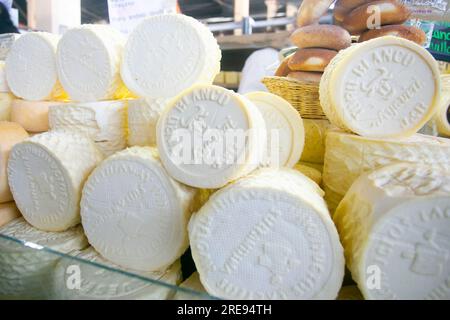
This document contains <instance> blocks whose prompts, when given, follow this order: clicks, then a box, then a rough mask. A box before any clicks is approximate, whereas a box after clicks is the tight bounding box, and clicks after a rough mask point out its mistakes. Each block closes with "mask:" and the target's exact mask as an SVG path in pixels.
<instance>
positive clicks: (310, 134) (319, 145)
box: [300, 119, 331, 164]
mask: <svg viewBox="0 0 450 320" xmlns="http://www.w3.org/2000/svg"><path fill="white" fill-rule="evenodd" d="M303 125H304V127H305V147H304V148H303V153H302V156H301V158H300V160H301V161H303V162H310V163H318V164H323V158H324V155H325V137H326V133H327V130H328V129H330V127H331V124H330V121H328V120H316V119H303Z"/></svg>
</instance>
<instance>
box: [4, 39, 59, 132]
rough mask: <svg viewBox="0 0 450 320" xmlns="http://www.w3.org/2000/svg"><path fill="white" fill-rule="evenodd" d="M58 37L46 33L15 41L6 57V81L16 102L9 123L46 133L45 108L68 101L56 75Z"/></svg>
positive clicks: (46, 110) (46, 109)
mask: <svg viewBox="0 0 450 320" xmlns="http://www.w3.org/2000/svg"><path fill="white" fill-rule="evenodd" d="M58 41H59V37H58V36H56V35H53V34H50V33H45V32H33V33H27V34H25V35H23V36H21V37H20V38H18V39H17V40H16V41H15V42H14V44H13V45H12V47H11V50H10V51H9V53H8V56H7V58H6V65H5V72H6V79H7V82H8V85H9V88H10V89H11V91H12V93H13V94H14V95H15V96H16V97H18V98H19V99H15V100H13V102H12V106H11V121H14V122H17V123H19V124H20V125H21V126H23V127H24V128H25V130H27V131H28V132H30V133H41V132H45V131H48V129H49V127H48V108H49V106H51V105H55V104H61V100H64V99H66V98H67V94H66V93H65V92H64V90H63V88H62V86H61V84H60V82H59V79H58V74H57V68H56V48H57V45H58Z"/></svg>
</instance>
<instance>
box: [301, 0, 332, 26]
mask: <svg viewBox="0 0 450 320" xmlns="http://www.w3.org/2000/svg"><path fill="white" fill-rule="evenodd" d="M333 2H334V0H303V2H302V5H301V6H300V9H299V10H298V15H297V26H299V27H303V26H307V25H310V24H315V23H317V22H318V21H319V20H320V18H321V17H322V16H323V15H324V14H325V13H326V12H327V10H328V8H329V7H330V6H331V4H332V3H333Z"/></svg>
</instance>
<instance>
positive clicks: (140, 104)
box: [128, 99, 168, 147]
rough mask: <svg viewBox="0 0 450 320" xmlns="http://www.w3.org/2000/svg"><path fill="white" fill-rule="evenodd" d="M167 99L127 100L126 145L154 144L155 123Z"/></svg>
mask: <svg viewBox="0 0 450 320" xmlns="http://www.w3.org/2000/svg"><path fill="white" fill-rule="evenodd" d="M167 104H168V99H133V100H129V101H128V145H129V146H130V147H131V146H141V147H144V146H156V125H157V123H158V120H159V117H160V116H161V113H162V112H163V110H164V108H165V107H166V105H167Z"/></svg>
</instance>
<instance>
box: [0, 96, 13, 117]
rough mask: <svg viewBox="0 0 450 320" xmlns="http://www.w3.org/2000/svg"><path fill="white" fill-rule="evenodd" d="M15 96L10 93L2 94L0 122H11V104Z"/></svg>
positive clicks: (0, 97)
mask: <svg viewBox="0 0 450 320" xmlns="http://www.w3.org/2000/svg"><path fill="white" fill-rule="evenodd" d="M13 99H14V96H13V95H12V94H10V93H5V92H0V121H10V120H11V104H12V101H13Z"/></svg>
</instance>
